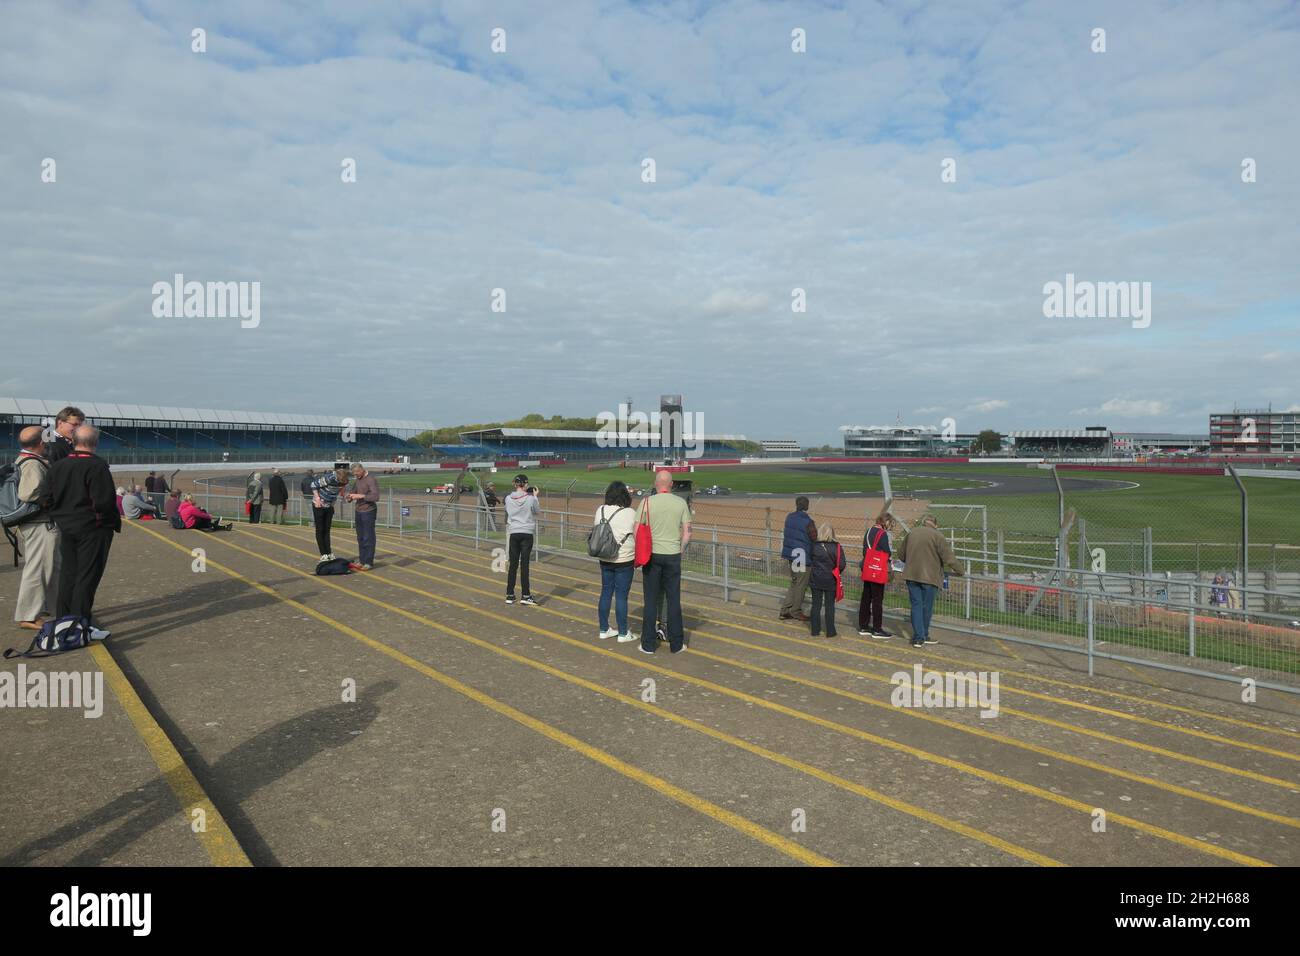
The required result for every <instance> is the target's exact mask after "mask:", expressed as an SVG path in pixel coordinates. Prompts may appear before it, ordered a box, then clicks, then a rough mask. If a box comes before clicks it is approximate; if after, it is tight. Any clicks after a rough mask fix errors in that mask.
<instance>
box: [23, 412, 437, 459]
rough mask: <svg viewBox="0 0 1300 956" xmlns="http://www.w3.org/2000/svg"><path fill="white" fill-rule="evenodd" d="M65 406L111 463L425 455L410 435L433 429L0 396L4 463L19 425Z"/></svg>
mask: <svg viewBox="0 0 1300 956" xmlns="http://www.w3.org/2000/svg"><path fill="white" fill-rule="evenodd" d="M65 405H75V406H76V407H78V408H80V409H81V410H82V411H83V412H85V413H86V419H87V421H88V422H89V423H90V424H92V425H95V426H96V427H98V428H99V430H100V443H99V453H100V455H101V456H103V457H104V458H106V459H107V460H108V461H110V462H112V463H114V464H124V463H140V464H171V463H175V464H180V463H185V462H199V461H216V460H227V461H291V460H295V459H303V458H316V459H325V458H332V457H338V456H342V457H347V458H352V459H362V458H367V459H372V460H373V459H389V458H393V457H395V456H403V455H409V456H416V455H425V456H427V455H428V452H427V451H426V450H425V449H423V448H422V447H420V446H419V445H416V444H414V443H413V442H412V441H411V439H412V438H413V437H414V436H415V435H418V434H419V433H420V432H423V431H426V430H428V429H430V428H432V427H433V426H432V425H431V424H429V423H427V422H415V421H398V420H392V419H373V418H355V419H348V418H347V417H346V416H342V415H340V416H337V417H332V416H329V415H301V414H286V413H282V412H249V411H230V410H225V409H214V408H177V407H170V406H158V405H124V404H114V403H107V402H78V401H70V402H64V401H50V400H42V399H32V398H0V442H2V443H3V449H2V450H0V461H4V460H8V459H9V458H11V457H12V456H13V455H14V453H15V450H16V449H17V447H18V432H19V431H21V430H22V429H23V428H24V427H26V426H28V425H46V426H52V425H53V422H54V416H55V415H56V414H58V411H59V409H60V408H63V407H64V406H65ZM345 425H351V428H350V429H349V430H348V432H347V435H346V437H348V438H350V439H355V440H351V441H345V440H344V438H345Z"/></svg>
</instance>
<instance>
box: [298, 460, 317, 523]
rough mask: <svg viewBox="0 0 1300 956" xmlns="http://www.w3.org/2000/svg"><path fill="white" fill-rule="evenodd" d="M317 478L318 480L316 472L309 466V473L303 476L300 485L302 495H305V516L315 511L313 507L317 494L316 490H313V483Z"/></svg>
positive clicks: (303, 507)
mask: <svg viewBox="0 0 1300 956" xmlns="http://www.w3.org/2000/svg"><path fill="white" fill-rule="evenodd" d="M315 480H316V473H315V472H314V471H312V470H311V469H310V468H308V469H307V474H305V475H304V476H303V479H302V482H301V483H300V484H299V485H298V487H299V489H300V490H301V491H302V497H303V505H302V513H303V517H306V516H307V515H309V514H312V513H313V512H312V510H311V509H312V507H313V502H314V500H315V497H316V495H315V492H313V491H312V490H311V483H312V482H313V481H315Z"/></svg>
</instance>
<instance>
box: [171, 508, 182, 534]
mask: <svg viewBox="0 0 1300 956" xmlns="http://www.w3.org/2000/svg"><path fill="white" fill-rule="evenodd" d="M171 520H172V527H173V528H175V529H176V530H178V531H184V530H185V521H184V519H182V518H181V512H180V509H179V508H178V509H176V513H175V514H174V515H172V519H171Z"/></svg>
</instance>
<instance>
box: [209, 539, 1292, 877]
mask: <svg viewBox="0 0 1300 956" xmlns="http://www.w3.org/2000/svg"><path fill="white" fill-rule="evenodd" d="M251 537H253V538H256V539H258V540H260V541H262V542H264V543H266V544H269V545H272V546H273V547H277V548H284V549H285V550H287V551H292V552H294V553H296V554H301V555H304V556H306V557H313V555H311V554H309V553H308V552H306V551H302V550H301V549H298V548H294V547H291V546H290V545H286V544H281V543H280V542H278V541H273V540H271V539H270V538H263V537H262V536H261V535H257V534H253V535H251ZM222 543H223V544H225V545H227V546H228V547H231V548H234V549H236V550H238V551H242V552H243V553H245V554H248V555H250V556H251V557H255V558H258V559H259V560H262V561H265V562H267V563H268V564H272V565H274V566H276V567H279V568H283V569H285V570H287V571H291V572H293V573H295V574H299V575H302V576H303V577H312V576H311V575H308V574H306V572H303V571H300V570H298V569H296V568H293V567H291V566H290V565H287V564H284V563H282V562H280V561H276V560H275V559H274V558H268V557H266V556H265V555H262V554H259V553H257V552H256V551H249V550H248V549H247V548H241V547H239V545H236V544H232V543H231V542H230V541H228V540H223V541H222ZM398 570H405V569H400V568H399V569H398ZM411 573H415V574H419V573H420V572H411ZM364 577H366V578H371V579H373V580H376V581H379V582H381V583H383V584H387V585H389V586H391V587H395V588H400V589H402V590H405V591H410V592H412V593H414V594H419V595H421V596H423V597H426V598H429V599H431V600H434V601H438V602H440V603H442V604H448V605H450V606H452V607H456V608H460V609H461V610H465V611H470V612H472V613H474V614H479V615H481V616H483V617H487V618H491V619H492V620H495V621H499V622H501V623H503V624H506V625H509V626H510V627H512V628H515V629H518V630H527V631H532V632H533V633H536V634H541V635H542V636H544V637H550V638H552V639H554V640H558V641H561V642H563V643H565V644H570V645H572V646H574V647H578V648H581V649H582V650H585V651H588V652H590V653H593V654H599V655H601V656H604V657H608V658H611V659H613V660H616V661H621V662H622V663H624V664H629V665H631V666H633V667H638V668H641V669H643V670H650V671H654V672H655V673H659V674H663V675H665V676H667V677H672V678H676V679H677V680H681V681H684V682H686V683H689V684H694V685H696V686H699V687H704V688H706V689H708V690H712V691H714V692H716V693H719V694H723V695H725V696H728V697H734V698H736V699H738V700H743V701H744V702H746V703H748V704H752V705H754V706H756V707H762V708H764V709H765V710H772V711H775V712H777V713H780V714H784V715H786V716H789V717H794V718H795V719H797V720H802V721H806V722H808V723H811V724H814V725H816V726H819V727H823V728H825V729H828V730H833V731H836V732H839V733H842V734H845V735H847V736H850V737H856V738H857V739H859V740H864V741H866V742H868V743H872V744H876V745H877V746H880V747H884V748H886V749H889V750H895V751H898V752H901V753H905V754H908V755H909V756H912V757H915V758H917V759H919V760H923V761H926V762H928V763H934V764H938V765H940V766H944V767H948V768H950V769H953V770H957V771H959V772H962V773H967V774H970V775H971V776H974V777H978V778H979V779H981V780H986V781H988V782H990V783H997V784H999V785H1001V786H1005V787H1008V788H1010V789H1012V790H1016V791H1018V792H1021V793H1025V794H1028V795H1030V796H1036V797H1039V798H1041V799H1043V800H1047V801H1049V802H1051V803H1055V804H1058V805H1060V806H1064V807H1068V808H1069V809H1072V810H1077V811H1079V812H1081V813H1086V814H1088V815H1090V816H1091V814H1092V812H1093V811H1094V810H1095V809H1096V807H1095V806H1094V805H1090V804H1087V803H1084V802H1083V801H1080V800H1075V799H1073V798H1071V797H1066V796H1063V795H1061V794H1057V793H1053V792H1052V791H1050V790H1044V789H1043V788H1041V787H1036V786H1034V785H1033V784H1029V783H1025V782H1024V781H1021V780H1016V779H1014V778H1012V777H1007V776H1004V775H1002V774H999V773H995V772H993V771H989V770H983V769H981V768H979V767H975V766H972V765H970V764H966V763H962V762H961V761H958V760H954V759H952V758H950V757H944V756H941V755H939V754H934V753H930V752H929V751H926V750H921V749H920V748H917V747H912V746H910V745H909V744H904V743H900V742H898V741H895V740H890V739H888V738H886V737H878V736H876V735H875V734H871V733H868V732H867V731H864V730H859V729H858V728H856V727H850V726H848V725H846V724H840V723H837V722H835V721H832V720H827V719H825V718H822V717H818V716H816V715H814V714H809V713H806V712H805V711H801V710H797V709H795V708H793V707H787V706H785V705H784V704H778V703H775V702H773V701H769V700H765V699H763V698H761V697H755V696H754V695H752V694H747V693H744V692H743V691H738V690H735V689H734V688H731V687H727V686H725V685H723V684H717V683H714V682H713V681H709V680H705V679H704V678H701V677H696V676H694V675H691V674H686V673H682V672H679V671H672V670H669V669H668V668H665V667H660V666H658V665H656V664H651V663H649V662H646V661H641V660H636V659H634V658H632V657H628V656H625V655H623V654H620V653H617V652H615V651H611V650H607V649H605V648H603V647H595V646H592V645H591V644H589V643H586V642H584V641H580V640H577V639H576V638H572V637H569V636H567V635H565V634H560V633H559V632H557V631H551V630H548V629H546V628H542V627H538V626H536V625H534V624H528V623H526V622H525V621H523V620H521V619H520V618H519V617H518V616H515V617H506V616H505V615H502V614H497V613H495V612H493V611H488V610H485V609H483V608H480V607H476V606H474V605H472V604H467V603H465V602H464V601H457V600H455V599H454V598H449V597H446V596H443V595H440V594H434V593H433V592H432V591H427V590H424V589H422V588H417V587H413V586H412V585H409V584H405V583H403V582H401V581H395V580H393V579H392V578H386V577H380V576H379V575H378V574H376V573H375V572H373V571H372V572H369V573H367V574H365V575H364ZM327 585H328V586H329V587H332V588H335V589H336V590H338V591H341V592H343V593H344V594H349V595H351V596H352V597H354V598H358V599H359V600H362V601H366V602H368V603H371V604H375V605H378V606H380V607H383V608H386V609H387V610H390V611H393V612H394V613H397V614H401V615H402V616H404V617H409V618H412V619H420V620H427V619H421V618H420V617H419V615H416V614H413V613H411V612H409V611H407V610H405V609H404V608H400V607H397V606H396V605H393V604H390V603H388V602H385V601H380V600H377V599H376V598H372V597H370V596H368V595H365V594H360V593H359V592H357V591H354V590H351V589H350V588H345V587H342V586H340V585H336V584H333V583H332V582H327ZM455 586H458V587H465V589H466V590H470V591H478V589H476V588H469V587H467V586H465V585H455ZM480 593H487V592H480ZM537 610H541V611H543V612H546V610H547V609H546V608H544V607H539V608H537ZM549 613H551V614H554V615H557V616H561V617H568V616H569V615H565V614H562V613H561V612H558V611H551V612H549ZM428 623H429V624H430V625H434V626H437V625H436V624H435V622H432V621H428ZM471 640H473V641H474V642H475V643H481V644H482V645H483V646H486V647H487V648H489V649H492V650H497V651H500V650H501V649H499V648H497V647H496V645H493V644H489V643H488V642H480V641H478V640H477V639H471ZM524 660H528V659H527V658H524ZM541 666H545V665H541ZM743 666H750V667H751V669H752V666H751V665H743ZM560 673H564V672H560ZM579 679H581V678H579ZM597 686H599V685H597ZM674 716H675V715H674ZM1107 819H1108V820H1110V821H1113V822H1115V823H1118V824H1120V825H1122V826H1127V827H1130V828H1132V829H1135V830H1139V831H1140V832H1143V833H1146V834H1148V835H1151V836H1156V837H1159V838H1161V839H1164V840H1168V841H1170V842H1172V843H1176V844H1178V845H1180V846H1183V847H1185V848H1187V849H1191V850H1196V851H1199V852H1201V853H1206V854H1209V855H1211V856H1215V857H1218V858H1220V859H1225V860H1230V861H1232V862H1234V863H1240V864H1242V865H1246V866H1273V865H1274V864H1272V863H1269V862H1267V861H1265V860H1260V859H1257V858H1255V857H1252V856H1248V855H1246V854H1244V853H1237V852H1236V851H1234V850H1229V849H1226V848H1224V847H1220V846H1216V845H1214V844H1212V843H1206V842H1204V841H1202V840H1197V839H1195V838H1194V837H1188V836H1185V835H1183V834H1181V833H1175V832H1174V831H1172V830H1166V829H1164V828H1163V827H1158V826H1155V825H1154V824H1149V823H1146V822H1144V821H1142V820H1137V819H1135V818H1133V817H1129V816H1126V815H1122V814H1118V813H1108V814H1107Z"/></svg>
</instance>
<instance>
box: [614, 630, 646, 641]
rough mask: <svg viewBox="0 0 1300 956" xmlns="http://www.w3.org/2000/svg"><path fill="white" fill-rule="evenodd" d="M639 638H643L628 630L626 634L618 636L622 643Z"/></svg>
mask: <svg viewBox="0 0 1300 956" xmlns="http://www.w3.org/2000/svg"><path fill="white" fill-rule="evenodd" d="M639 640H641V638H639V637H637V636H636V635H635V634H633V633H632V632H631V631H628V632H627V633H625V634H620V635H619V636H618V642H619V643H620V644H631V643H632V642H633V641H639Z"/></svg>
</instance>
